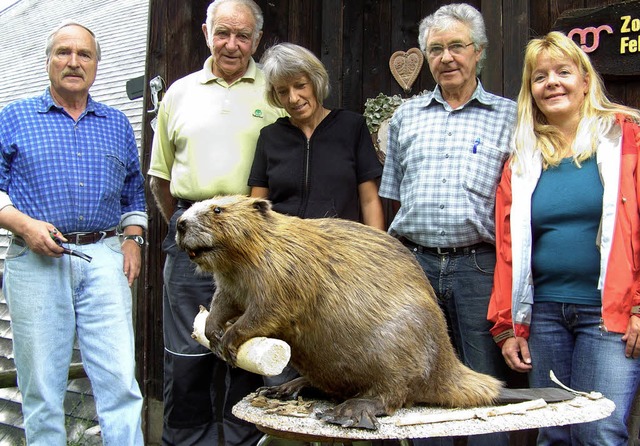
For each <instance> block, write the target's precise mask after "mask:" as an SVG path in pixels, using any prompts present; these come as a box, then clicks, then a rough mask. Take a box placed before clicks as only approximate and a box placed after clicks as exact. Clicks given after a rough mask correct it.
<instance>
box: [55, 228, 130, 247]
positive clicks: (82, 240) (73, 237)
mask: <svg viewBox="0 0 640 446" xmlns="http://www.w3.org/2000/svg"><path fill="white" fill-rule="evenodd" d="M116 235H118V232H117V231H116V230H115V229H111V230H109V231H97V232H72V233H70V234H62V236H63V237H64V238H66V239H67V240H69V242H68V243H73V244H74V245H90V244H91V243H96V242H99V241H100V240H102V239H105V238H108V237H115V236H116Z"/></svg>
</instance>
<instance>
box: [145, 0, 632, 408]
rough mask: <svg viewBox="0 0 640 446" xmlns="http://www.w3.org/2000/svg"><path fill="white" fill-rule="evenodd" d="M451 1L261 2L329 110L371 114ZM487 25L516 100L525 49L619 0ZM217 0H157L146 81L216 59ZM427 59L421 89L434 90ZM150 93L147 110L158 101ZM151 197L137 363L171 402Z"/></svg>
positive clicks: (488, 74) (559, 6)
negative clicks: (318, 83) (210, 17)
mask: <svg viewBox="0 0 640 446" xmlns="http://www.w3.org/2000/svg"><path fill="white" fill-rule="evenodd" d="M445 3H451V2H447V1H439V0H380V1H373V0H258V4H259V5H260V6H261V7H262V9H263V12H264V16H265V26H264V37H263V39H262V42H261V45H260V47H259V49H258V52H257V54H256V57H257V58H259V57H260V55H261V54H262V52H263V50H264V47H265V46H268V45H272V44H274V43H277V42H284V41H291V42H294V43H298V44H300V45H303V46H306V47H308V48H309V49H311V50H313V51H314V52H315V53H316V54H317V55H318V56H319V57H320V58H321V59H322V61H323V62H324V63H325V65H326V67H327V69H328V71H329V75H330V78H331V87H332V92H331V95H330V97H329V99H328V101H327V105H329V106H330V107H334V108H335V107H342V108H346V109H351V110H354V111H358V112H362V111H363V108H364V102H365V100H366V99H367V98H369V97H375V96H376V95H377V94H378V93H379V92H383V93H386V94H401V93H403V91H402V89H401V88H400V86H399V85H398V84H397V83H396V81H395V80H394V79H393V78H392V76H391V74H390V71H389V68H388V61H389V57H390V56H391V54H392V53H393V52H395V51H397V50H404V51H406V50H407V49H409V48H411V47H417V46H418V44H417V34H418V22H419V21H420V19H422V18H423V17H424V16H425V15H427V14H429V13H431V12H433V11H435V10H436V9H437V8H438V7H439V6H441V5H442V4H445ZM469 3H470V4H472V5H474V6H476V7H477V8H478V9H480V10H481V11H482V13H483V15H484V17H485V21H486V23H487V32H488V37H489V48H488V55H487V64H486V68H485V70H484V72H483V74H482V81H483V84H484V85H485V88H486V89H488V90H489V91H492V92H494V93H497V94H502V95H504V96H507V97H510V98H515V97H516V95H517V93H518V90H519V88H520V71H521V65H522V54H523V48H524V45H525V44H526V42H527V40H528V39H529V38H530V37H532V36H538V35H542V34H545V33H546V32H548V31H549V30H551V27H552V25H553V23H554V21H555V20H556V18H557V17H558V16H559V15H560V14H561V13H562V12H563V11H565V10H568V9H575V8H584V7H592V6H598V5H603V4H607V3H613V1H607V0H531V1H526V0H474V1H469ZM208 4H209V0H189V1H175V0H150V14H149V17H150V22H149V39H148V54H147V68H146V76H147V79H152V78H153V77H155V76H157V75H161V76H162V78H163V79H164V80H165V82H166V84H167V85H170V84H171V83H172V82H173V81H174V80H176V79H177V78H179V77H182V76H184V75H185V74H187V73H190V72H192V71H195V70H198V69H200V68H201V67H202V63H203V61H204V60H205V58H206V57H207V56H208V55H209V50H208V49H207V47H206V45H205V41H204V37H203V35H202V31H201V29H200V27H201V24H202V23H203V22H204V20H205V13H206V8H207V5H208ZM433 85H434V82H433V79H432V77H431V75H430V73H429V70H428V66H427V64H426V63H425V64H424V66H423V69H422V73H421V74H420V76H419V77H418V79H417V81H416V83H415V85H414V88H413V91H411V92H410V94H415V93H417V92H420V91H422V90H424V89H431V88H433ZM607 87H608V89H609V91H610V92H611V94H612V95H613V97H614V98H615V99H617V100H618V101H622V102H624V103H627V104H628V105H632V106H635V107H640V85H639V81H638V80H633V79H623V80H619V79H618V80H608V81H607ZM149 96H150V95H149V93H148V91H145V97H146V103H147V108H148V109H151V108H152V105H151V100H150V97H149ZM152 117H153V116H152V114H150V113H146V114H145V123H146V125H145V127H144V130H143V152H144V155H143V168H144V171H145V172H146V170H147V169H148V166H149V153H150V148H151V140H152V138H153V133H152V131H151V127H150V125H149V122H150V120H151V118H152ZM147 193H148V204H149V214H150V225H149V233H148V238H149V246H148V247H147V250H146V252H145V271H144V275H143V277H142V278H141V279H140V280H139V283H138V296H139V299H138V302H139V303H138V314H139V315H140V317H138V320H137V330H138V346H137V347H138V351H139V354H138V363H139V365H140V378H141V380H142V382H143V384H144V391H145V394H146V395H147V396H148V397H150V398H155V399H158V400H162V355H163V347H162V267H163V256H162V251H161V248H160V245H161V242H162V239H163V238H164V236H165V233H166V225H165V223H164V221H163V220H162V218H161V217H160V214H159V212H158V210H157V208H156V206H155V204H154V203H153V198H152V195H151V193H150V192H149V191H147Z"/></svg>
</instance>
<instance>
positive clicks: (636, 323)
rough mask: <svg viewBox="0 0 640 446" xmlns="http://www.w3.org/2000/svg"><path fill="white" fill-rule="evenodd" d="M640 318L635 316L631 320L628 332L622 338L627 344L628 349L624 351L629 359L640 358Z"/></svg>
mask: <svg viewBox="0 0 640 446" xmlns="http://www.w3.org/2000/svg"><path fill="white" fill-rule="evenodd" d="M638 336H640V317H639V316H636V315H635V314H634V315H632V316H631V317H630V318H629V323H628V324H627V331H626V332H625V334H624V336H622V342H626V343H627V348H625V350H624V355H625V356H626V357H627V358H633V359H638V357H640V339H639V338H638Z"/></svg>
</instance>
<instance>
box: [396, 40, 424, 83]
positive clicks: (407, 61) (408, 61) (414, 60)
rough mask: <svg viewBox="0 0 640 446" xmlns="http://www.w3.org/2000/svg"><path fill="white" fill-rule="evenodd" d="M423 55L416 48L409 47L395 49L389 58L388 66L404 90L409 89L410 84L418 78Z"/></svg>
mask: <svg viewBox="0 0 640 446" xmlns="http://www.w3.org/2000/svg"><path fill="white" fill-rule="evenodd" d="M423 62H424V56H423V55H422V52H421V51H420V49H418V48H410V49H409V51H406V52H405V51H396V52H395V53H393V54H392V55H391V58H390V59H389V68H390V69H391V74H393V77H394V78H395V80H396V81H397V82H398V83H399V84H400V86H401V87H402V89H403V90H404V91H405V92H409V90H411V86H412V85H413V83H414V82H415V81H416V79H417V78H418V75H419V74H420V70H421V69H422V64H423Z"/></svg>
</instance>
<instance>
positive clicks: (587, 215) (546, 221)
mask: <svg viewBox="0 0 640 446" xmlns="http://www.w3.org/2000/svg"><path fill="white" fill-rule="evenodd" d="M603 191H604V189H603V187H602V182H601V180H600V175H599V172H598V166H597V163H596V160H595V157H592V158H589V159H588V160H586V161H584V162H583V163H582V164H581V167H578V166H576V164H575V163H574V162H573V159H571V158H567V159H564V160H562V162H561V163H560V165H559V166H557V167H550V168H549V169H547V170H545V171H543V172H542V175H541V176H540V180H539V181H538V184H537V186H536V189H535V191H534V193H533V197H532V202H531V220H532V235H533V248H532V249H533V252H532V263H533V265H532V266H533V285H534V291H533V292H534V300H535V302H560V303H572V304H583V305H600V304H601V297H600V291H599V290H598V289H597V284H598V277H599V275H600V252H599V250H598V247H597V246H596V240H597V237H598V228H599V225H600V220H601V217H602V194H603Z"/></svg>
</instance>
